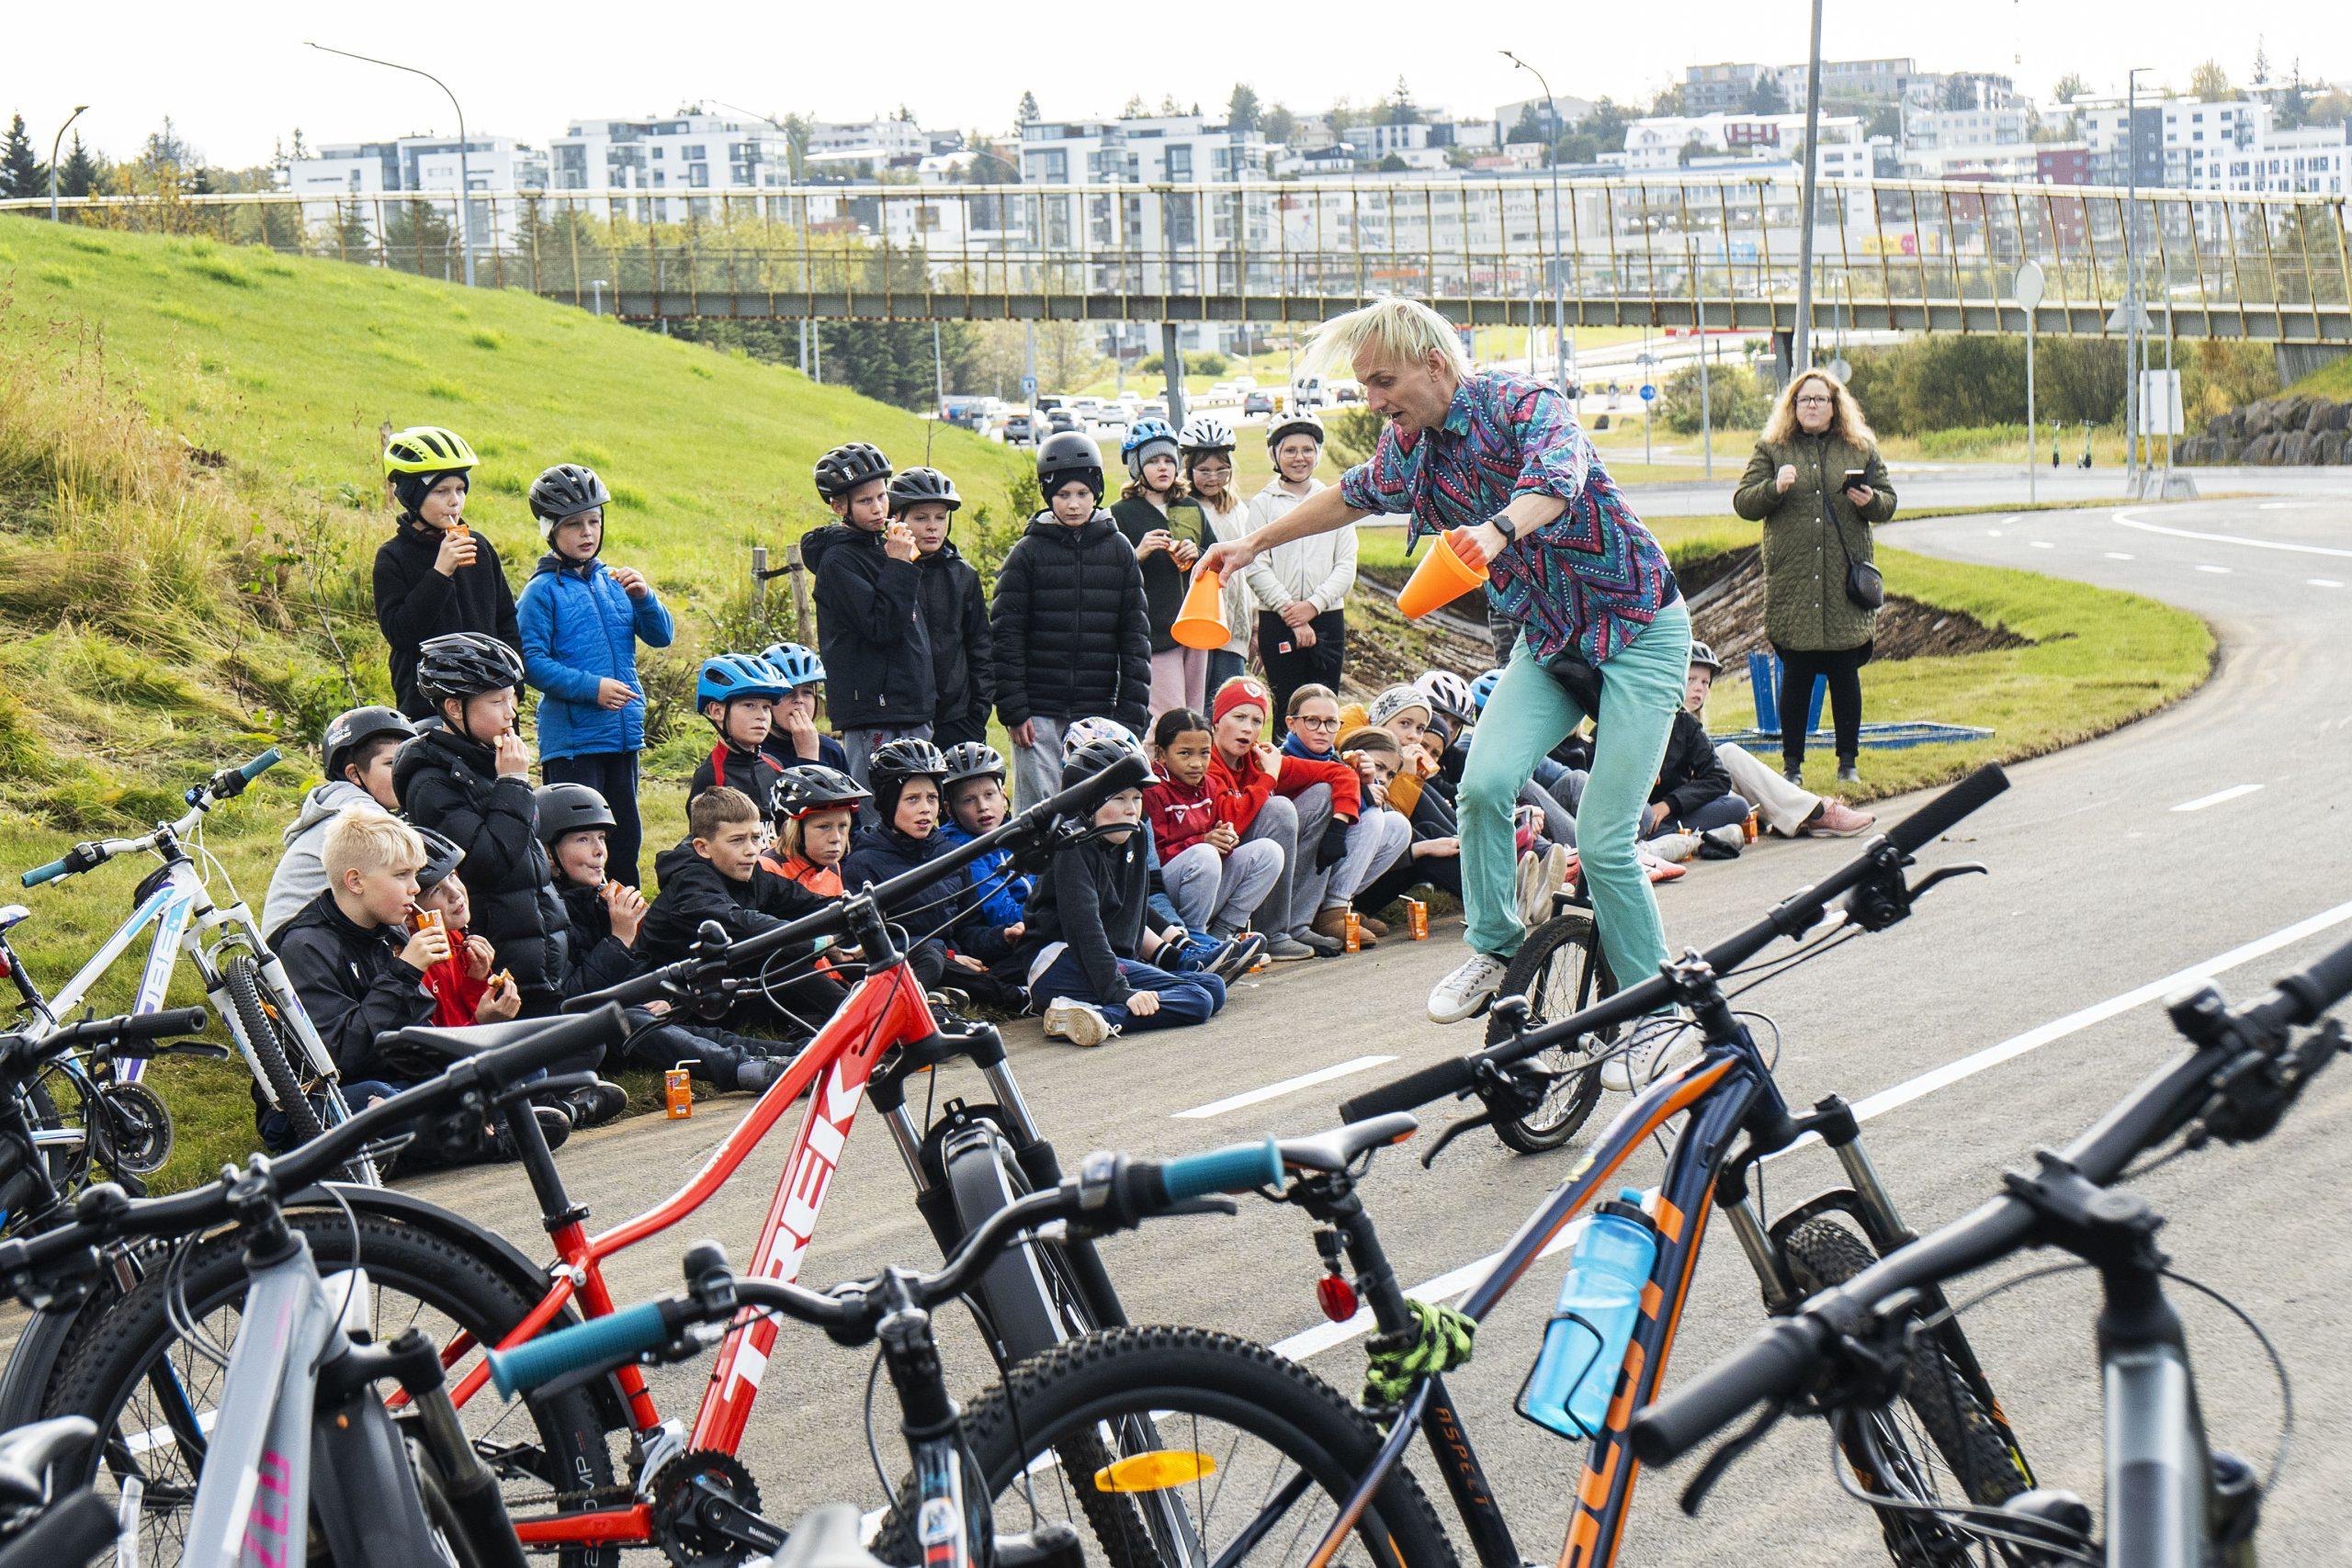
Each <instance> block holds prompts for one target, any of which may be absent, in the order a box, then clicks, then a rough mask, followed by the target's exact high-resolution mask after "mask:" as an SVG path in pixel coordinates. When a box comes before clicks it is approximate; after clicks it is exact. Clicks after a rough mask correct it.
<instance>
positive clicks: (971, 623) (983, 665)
mask: <svg viewBox="0 0 2352 1568" xmlns="http://www.w3.org/2000/svg"><path fill="white" fill-rule="evenodd" d="M915 575H916V577H917V578H918V579H920V581H921V592H922V601H921V602H922V624H923V628H924V630H925V632H926V633H927V634H928V635H929V636H930V637H931V671H932V689H933V691H934V692H935V693H937V694H938V706H937V707H936V708H935V709H934V710H933V716H932V723H933V725H935V726H944V725H950V724H957V723H962V722H966V721H976V722H978V724H979V725H980V726H981V727H982V728H986V726H987V724H988V717H989V709H990V708H992V707H994V706H996V644H995V642H994V640H993V639H992V638H990V637H989V601H988V596H987V595H986V594H985V593H982V592H980V574H979V573H978V572H977V571H975V570H972V563H971V562H969V561H967V560H966V559H965V558H964V557H963V554H962V552H960V551H958V550H957V549H956V546H955V543H954V542H953V541H952V540H951V541H950V542H948V543H946V544H944V545H941V546H940V547H939V548H937V549H935V550H933V552H932V553H931V554H929V555H927V556H917V557H916V558H915ZM825 673H826V675H827V676H828V677H830V676H831V674H832V669H831V666H830V665H829V666H827V667H826V671H825Z"/></svg>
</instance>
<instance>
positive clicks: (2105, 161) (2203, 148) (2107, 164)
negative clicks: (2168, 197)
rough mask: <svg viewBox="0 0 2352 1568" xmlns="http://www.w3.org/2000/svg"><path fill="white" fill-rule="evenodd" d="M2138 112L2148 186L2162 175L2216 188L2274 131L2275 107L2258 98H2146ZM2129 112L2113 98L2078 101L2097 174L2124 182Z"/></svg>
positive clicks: (2178, 184)
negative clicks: (2231, 166) (2235, 163)
mask: <svg viewBox="0 0 2352 1568" xmlns="http://www.w3.org/2000/svg"><path fill="white" fill-rule="evenodd" d="M2139 111H2140V136H2141V147H2140V164H2141V171H2142V178H2141V181H2140V183H2141V184H2143V185H2146V184H2148V183H2150V179H2149V176H2151V175H2158V174H2160V175H2161V181H2160V183H2162V184H2163V185H2165V186H2169V187H2172V188H2175V189H2180V190H2213V189H2217V188H2219V184H2218V182H2219V181H2220V180H2221V179H2222V168H2223V166H2224V165H2225V164H2228V163H2230V162H2232V161H2237V160H2240V158H2241V154H2244V153H2245V152H2246V151H2247V149H2249V148H2251V147H2252V146H2254V145H2255V144H2256V143H2257V142H2260V141H2264V140H2265V139H2266V138H2267V136H2268V135H2269V133H2270V119H2271V108H2270V106H2269V105H2268V104H2267V103H2264V102H2263V101H2262V100H2260V99H2259V98H2233V99H2231V100H2229V101H2227V102H2218V103H2208V102H2204V101H2202V100H2199V99H2194V98H2156V99H2142V100H2141V101H2140V104H2139ZM2128 115H2129V111H2128V110H2127V109H2126V107H2125V106H2124V105H2123V104H2122V103H2121V102H2120V101H2117V100H2114V99H2100V100H2098V101H2096V102H2090V101H2081V100H2078V101H2077V102H2076V104H2075V130H2076V134H2077V135H2078V136H2079V137H2080V138H2081V140H2082V141H2083V142H2084V144H2085V145H2086V146H2087V147H2088V148H2089V149H2090V154H2091V160H2092V164H2093V167H2094V169H2095V171H2098V172H2095V173H2094V174H2093V175H2092V178H2094V179H2096V180H2100V181H2102V182H2107V181H2112V183H2114V184H2118V185H2120V184H2122V183H2123V173H2122V171H2123V163H2124V160H2125V159H2126V158H2127V157H2128V155H2129V153H2130V147H2131V130H2130V123H2129V118H2128Z"/></svg>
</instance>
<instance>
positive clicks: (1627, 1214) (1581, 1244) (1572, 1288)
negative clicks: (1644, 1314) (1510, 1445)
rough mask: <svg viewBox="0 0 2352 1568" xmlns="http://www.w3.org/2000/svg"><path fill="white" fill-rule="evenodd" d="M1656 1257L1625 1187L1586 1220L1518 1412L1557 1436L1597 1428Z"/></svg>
mask: <svg viewBox="0 0 2352 1568" xmlns="http://www.w3.org/2000/svg"><path fill="white" fill-rule="evenodd" d="M1656 1262H1657V1226H1656V1225H1655V1224H1651V1223H1650V1217H1649V1216H1648V1215H1647V1214H1645V1213H1643V1212H1642V1195H1641V1194H1640V1193H1639V1192H1637V1191H1635V1190H1634V1189H1632V1188H1630V1187H1628V1188H1626V1189H1625V1190H1623V1191H1621V1192H1620V1193H1618V1195H1617V1196H1616V1198H1614V1199H1613V1200H1611V1201H1609V1202H1606V1203H1603V1204H1601V1205H1600V1208H1599V1209H1598V1210H1597V1211H1596V1212H1595V1213H1594V1214H1593V1216H1592V1218H1591V1219H1589V1220H1588V1221H1587V1222H1586V1223H1585V1228H1584V1235H1583V1236H1582V1237H1581V1238H1580V1239H1578V1241H1577V1249H1576V1251H1575V1253H1574V1254H1572V1255H1571V1256H1570V1258H1569V1260H1568V1275H1567V1278H1566V1279H1565V1280H1561V1281H1560V1298H1559V1301H1558V1302H1557V1303H1555V1305H1554V1306H1553V1308H1552V1318H1551V1321H1550V1323H1548V1324H1547V1325H1545V1326H1544V1348H1543V1350H1542V1351H1541V1352H1539V1353H1538V1354H1537V1356H1536V1358H1535V1370H1534V1371H1531V1372H1529V1373H1528V1374H1527V1382H1526V1384H1525V1386H1523V1387H1522V1388H1521V1390H1520V1391H1519V1413H1520V1414H1521V1415H1522V1416H1526V1417H1527V1418H1528V1419H1529V1420H1531V1421H1532V1422H1534V1423H1536V1425H1538V1426H1541V1427H1549V1428H1551V1429H1552V1430H1553V1431H1555V1432H1557V1433H1559V1434H1560V1436H1562V1437H1564V1438H1592V1437H1597V1436H1599V1435H1600V1429H1601V1425H1602V1423H1603V1422H1604V1421H1605V1419H1606V1418H1607V1416H1608V1414H1609V1401H1610V1398H1611V1395H1612V1394H1614V1393H1615V1392H1616V1389H1617V1369H1618V1367H1619V1366H1620V1365H1621V1364H1622V1363H1623V1361H1624V1359H1625V1346H1626V1345H1627V1343H1628V1342H1629V1341H1631V1340H1632V1338H1633V1337H1634V1324H1635V1323H1636V1322H1637V1321H1638V1320H1639V1317H1640V1314H1641V1310H1642V1289H1643V1287H1644V1286H1645V1285H1647V1284H1648V1283H1649V1282H1650V1269H1651V1267H1652V1265H1654V1264H1655V1263H1656Z"/></svg>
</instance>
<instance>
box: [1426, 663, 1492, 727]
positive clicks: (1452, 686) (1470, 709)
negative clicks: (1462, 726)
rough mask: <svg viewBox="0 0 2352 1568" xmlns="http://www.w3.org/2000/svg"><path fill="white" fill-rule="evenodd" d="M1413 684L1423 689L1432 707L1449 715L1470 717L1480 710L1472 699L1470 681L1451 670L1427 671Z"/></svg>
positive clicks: (1460, 717) (1462, 717) (1455, 717)
mask: <svg viewBox="0 0 2352 1568" xmlns="http://www.w3.org/2000/svg"><path fill="white" fill-rule="evenodd" d="M1413 684H1414V685H1416V686H1419V688H1420V689H1421V694H1422V695H1423V696H1425V697H1427V698H1429V700H1430V706H1431V707H1434V708H1436V709H1437V710H1438V711H1439V712H1440V713H1442V714H1445V715H1447V716H1449V717H1452V718H1454V719H1457V720H1459V719H1464V718H1469V717H1471V716H1474V715H1476V713H1477V711H1478V709H1477V705H1476V704H1475V703H1473V702H1472V701H1471V700H1470V682H1467V681H1465V680H1464V679H1463V678H1462V677H1461V676H1459V675H1456V674H1455V673H1454V672H1453V671H1451V670H1430V671H1423V673H1422V675H1421V677H1420V679H1419V680H1417V681H1415V682H1413Z"/></svg>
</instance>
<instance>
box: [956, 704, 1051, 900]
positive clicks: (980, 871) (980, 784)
mask: <svg viewBox="0 0 2352 1568" xmlns="http://www.w3.org/2000/svg"><path fill="white" fill-rule="evenodd" d="M941 760H942V761H944V762H945V763H946V764H947V773H946V774H945V776H944V777H943V778H942V779H941V780H940V790H941V793H942V795H943V797H944V800H943V804H944V806H945V808H946V820H944V821H943V822H941V823H940V825H939V836H940V838H941V840H943V841H944V842H945V843H946V845H947V847H948V848H950V849H961V848H962V847H963V846H964V845H966V844H968V843H970V842H971V841H972V840H974V839H977V838H979V837H980V836H982V835H983V834H987V833H992V832H994V831H996V829H999V828H1001V827H1002V826H1003V825H1004V819H1005V818H1006V817H1007V816H1008V815H1009V814H1010V813H1011V811H1012V797H1011V796H1010V795H1006V794H1005V792H1004V783H1005V779H1006V777H1007V776H1008V770H1007V769H1006V767H1005V765H1004V755H1003V753H1002V752H1001V751H999V750H997V749H996V748H995V747H993V746H991V745H989V743H988V742H987V741H985V740H967V741H966V742H964V743H963V744H962V745H960V746H950V747H949V748H947V750H946V751H945V753H944V756H943V757H942V759H941ZM1035 886H1036V880H1035V878H1034V877H1028V876H1023V875H1022V874H1021V873H1020V869H1019V868H1018V867H1017V866H1015V865H1014V864H1013V863H1012V851H1011V850H990V851H989V852H988V853H986V854H984V855H982V856H981V857H980V858H979V859H978V860H976V861H974V862H973V863H972V888H973V892H974V895H975V897H976V898H977V899H978V907H979V911H980V913H981V915H982V916H984V917H985V918H986V919H988V921H989V924H991V925H994V926H997V927H999V928H1001V929H1003V930H1004V933H1005V935H1006V937H1007V938H1008V939H1010V940H1012V941H1016V942H1017V941H1019V940H1020V934H1021V933H1020V931H1019V930H1018V928H1019V927H1020V925H1021V918H1022V917H1021V911H1022V908H1023V906H1024V905H1026V904H1027V903H1028V902H1029V893H1030V890H1031V889H1032V888H1034V887H1035Z"/></svg>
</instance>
